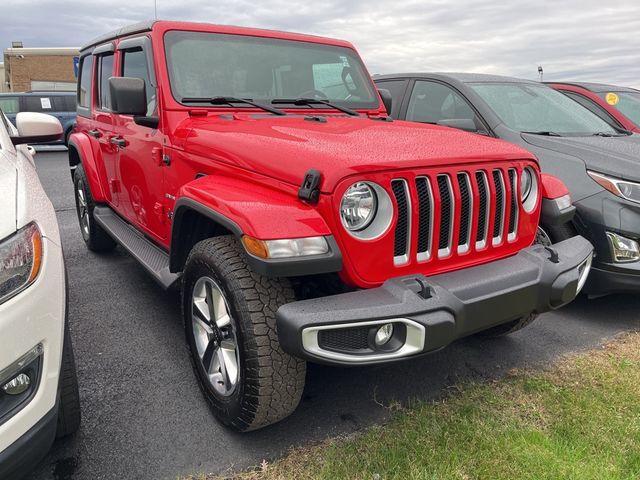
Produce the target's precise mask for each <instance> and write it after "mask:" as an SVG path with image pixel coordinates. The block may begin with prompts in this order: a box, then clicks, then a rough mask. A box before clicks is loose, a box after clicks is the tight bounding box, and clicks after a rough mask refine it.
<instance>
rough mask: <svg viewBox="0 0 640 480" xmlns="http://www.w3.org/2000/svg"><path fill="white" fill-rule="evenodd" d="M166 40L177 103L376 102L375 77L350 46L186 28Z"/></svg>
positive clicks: (363, 104) (372, 104)
mask: <svg viewBox="0 0 640 480" xmlns="http://www.w3.org/2000/svg"><path fill="white" fill-rule="evenodd" d="M164 40H165V49H166V56H167V66H168V70H169V79H170V82H171V91H172V93H173V95H174V97H175V98H176V100H177V101H179V102H181V101H182V99H185V98H189V99H194V98H195V99H207V98H214V97H236V98H243V99H251V100H253V101H256V102H261V103H269V102H271V101H272V100H275V99H299V98H315V99H322V100H327V101H330V102H332V103H334V104H336V105H341V106H343V107H347V108H363V109H370V108H377V106H378V98H377V96H376V95H375V92H374V89H373V86H372V84H371V78H370V77H369V74H368V73H367V71H366V69H365V68H364V65H363V64H362V62H361V60H360V58H359V57H358V55H357V54H356V53H355V52H354V51H353V50H352V49H349V48H344V47H338V46H332V45H322V44H316V43H311V42H298V41H290V40H279V39H272V38H262V37H251V36H241V35H227V34H216V33H200V32H186V31H170V32H167V33H166V34H165V39H164ZM204 103H206V102H203V104H204ZM190 104H193V101H191V102H190ZM234 105H235V106H236V107H241V106H242V105H240V104H234ZM314 106H316V105H315V104H314ZM318 106H322V105H320V104H318ZM291 107H292V108H293V107H294V105H291ZM303 108H310V107H309V105H306V106H303Z"/></svg>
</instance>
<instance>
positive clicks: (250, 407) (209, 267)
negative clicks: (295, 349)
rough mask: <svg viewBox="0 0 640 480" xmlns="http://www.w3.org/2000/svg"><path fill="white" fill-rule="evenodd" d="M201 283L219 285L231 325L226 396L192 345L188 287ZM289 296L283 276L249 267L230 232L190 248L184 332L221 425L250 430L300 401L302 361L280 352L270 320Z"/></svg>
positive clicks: (191, 297) (288, 411)
mask: <svg viewBox="0 0 640 480" xmlns="http://www.w3.org/2000/svg"><path fill="white" fill-rule="evenodd" d="M202 281H205V282H212V283H211V284H212V285H216V287H218V288H219V289H220V291H221V293H222V295H223V298H224V300H225V302H226V304H227V308H228V310H229V312H228V313H229V316H230V317H231V328H233V329H234V337H235V339H236V345H237V351H238V353H239V361H238V368H237V371H238V372H239V373H238V376H237V383H236V385H235V387H234V389H233V391H232V392H229V393H227V394H226V395H224V394H221V393H220V392H219V391H217V390H216V388H214V385H213V382H212V380H211V377H210V375H209V374H210V371H211V370H207V369H206V368H205V367H204V363H203V358H204V356H201V355H200V354H199V353H198V344H196V341H197V340H196V338H197V337H196V335H197V334H196V331H197V330H198V328H197V327H194V313H193V312H194V308H195V307H194V298H195V297H194V291H195V287H196V286H197V285H199V283H198V282H202ZM294 300H295V297H294V292H293V289H292V288H291V285H290V283H289V281H288V280H287V279H275V278H268V277H264V276H262V275H259V274H257V273H255V272H253V271H252V270H251V269H250V267H249V266H248V264H247V262H246V253H245V252H244V249H243V248H242V247H241V245H240V243H239V242H238V240H237V239H236V238H235V237H234V236H232V235H228V236H220V237H214V238H210V239H206V240H203V241H201V242H199V243H198V244H196V245H195V246H194V247H193V249H192V250H191V252H190V254H189V257H188V259H187V262H186V266H185V269H184V273H183V288H182V304H183V318H184V325H185V333H186V336H187V343H188V345H189V348H190V351H191V360H192V364H193V367H194V370H195V372H196V376H197V378H198V382H199V384H200V387H201V389H202V391H203V393H204V395H205V397H206V399H207V400H208V402H209V404H210V406H211V408H212V410H213V412H214V414H215V415H216V417H217V418H218V419H219V420H220V421H221V422H222V423H223V424H224V425H226V426H228V427H230V428H232V429H234V430H237V431H249V430H255V429H258V428H261V427H264V426H266V425H270V424H272V423H275V422H278V421H279V420H282V419H283V418H285V417H287V416H288V415H290V414H291V413H292V412H293V411H294V410H295V408H296V407H297V405H298V403H299V402H300V397H301V395H302V391H303V388H304V381H305V373H306V363H305V362H304V361H303V360H301V359H299V358H296V357H292V356H291V355H289V354H287V353H285V352H284V351H283V350H282V347H281V346H280V344H279V342H278V335H277V332H276V319H275V314H276V311H277V310H278V308H279V307H280V306H281V305H283V304H286V303H290V302H292V301H294ZM196 317H197V315H196ZM200 333H201V332H200ZM198 338H201V337H198ZM200 345H201V344H200ZM218 383H221V382H218ZM229 384H231V382H229ZM218 388H220V387H219V386H218Z"/></svg>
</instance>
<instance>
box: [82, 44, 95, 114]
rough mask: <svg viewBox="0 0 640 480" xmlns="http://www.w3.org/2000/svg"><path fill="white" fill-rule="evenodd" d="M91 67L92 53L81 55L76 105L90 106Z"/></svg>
mask: <svg viewBox="0 0 640 480" xmlns="http://www.w3.org/2000/svg"><path fill="white" fill-rule="evenodd" d="M92 68H93V55H87V56H86V57H82V65H81V66H80V80H79V81H78V106H79V107H84V108H90V107H91V85H92V82H91V80H92V78H91V73H92Z"/></svg>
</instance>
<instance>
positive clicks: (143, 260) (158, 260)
mask: <svg viewBox="0 0 640 480" xmlns="http://www.w3.org/2000/svg"><path fill="white" fill-rule="evenodd" d="M93 218H94V219H95V221H96V222H98V224H99V225H100V226H101V227H102V228H104V229H105V230H106V231H107V233H109V235H111V237H113V239H114V240H115V241H116V242H118V243H119V244H120V245H122V246H123V247H124V249H125V250H127V251H128V252H129V253H130V254H131V255H132V256H133V257H134V258H135V259H136V260H137V261H138V262H140V264H141V265H142V266H143V267H144V268H145V270H147V271H148V272H149V273H150V274H151V276H152V277H153V278H154V280H155V281H156V282H158V283H159V284H160V285H161V286H162V287H163V288H164V289H169V288H170V287H171V286H172V285H173V284H174V283H175V282H176V281H177V280H178V279H179V278H180V275H179V274H177V273H171V272H170V271H169V255H168V254H167V253H166V252H164V251H163V250H161V249H160V248H158V247H157V246H156V245H154V244H153V242H151V240H148V239H147V238H145V237H144V236H143V235H142V234H141V233H139V232H138V231H137V230H135V229H134V228H133V227H132V226H131V225H129V224H128V223H127V222H125V221H124V220H122V219H121V218H120V217H119V216H118V215H117V214H116V213H115V212H114V211H113V210H111V209H110V208H109V207H98V206H96V207H95V208H94V210H93Z"/></svg>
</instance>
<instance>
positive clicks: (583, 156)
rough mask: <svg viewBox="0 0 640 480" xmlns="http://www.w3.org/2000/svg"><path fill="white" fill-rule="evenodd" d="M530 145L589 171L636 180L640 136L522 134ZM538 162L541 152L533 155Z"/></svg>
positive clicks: (639, 175)
mask: <svg viewBox="0 0 640 480" xmlns="http://www.w3.org/2000/svg"><path fill="white" fill-rule="evenodd" d="M522 138H523V139H524V141H525V142H527V143H529V144H530V145H534V146H536V147H539V148H543V149H547V150H552V151H554V152H559V153H562V154H565V155H571V156H573V157H576V158H579V159H580V160H582V161H583V162H584V163H585V165H586V167H587V168H588V169H589V170H595V171H597V172H601V173H605V174H609V175H612V176H615V177H618V178H623V179H626V180H634V181H638V180H640V173H639V172H640V170H639V167H640V135H625V136H621V137H545V136H541V135H530V134H522ZM536 153H537V154H538V155H539V156H540V158H541V159H542V155H543V152H539V151H538V152H536Z"/></svg>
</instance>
